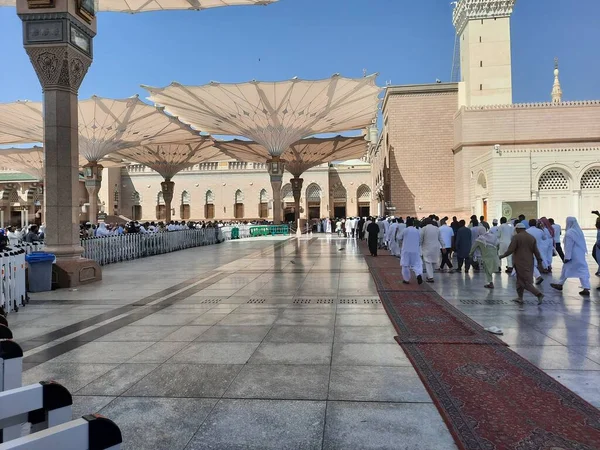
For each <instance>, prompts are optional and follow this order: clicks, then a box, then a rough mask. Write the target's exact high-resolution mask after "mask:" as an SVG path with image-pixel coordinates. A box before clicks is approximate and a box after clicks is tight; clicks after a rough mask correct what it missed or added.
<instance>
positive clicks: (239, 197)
mask: <svg viewBox="0 0 600 450" xmlns="http://www.w3.org/2000/svg"><path fill="white" fill-rule="evenodd" d="M235 203H244V193H243V192H242V191H241V190H240V189H238V190H237V191H235Z"/></svg>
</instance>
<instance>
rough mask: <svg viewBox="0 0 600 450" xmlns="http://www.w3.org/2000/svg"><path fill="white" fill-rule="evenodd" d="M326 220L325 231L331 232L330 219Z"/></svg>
mask: <svg viewBox="0 0 600 450" xmlns="http://www.w3.org/2000/svg"><path fill="white" fill-rule="evenodd" d="M326 222H327V223H326V227H325V232H326V233H329V234H331V219H329V218H327V219H326Z"/></svg>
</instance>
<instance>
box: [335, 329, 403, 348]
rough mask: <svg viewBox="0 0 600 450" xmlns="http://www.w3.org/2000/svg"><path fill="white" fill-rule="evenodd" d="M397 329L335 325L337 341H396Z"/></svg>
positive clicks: (389, 342)
mask: <svg viewBox="0 0 600 450" xmlns="http://www.w3.org/2000/svg"><path fill="white" fill-rule="evenodd" d="M396 335H397V333H396V330H394V328H393V327H392V326H389V327H387V328H386V327H354V326H353V327H335V336H334V341H335V342H364V343H378V342H381V343H387V344H391V343H395V342H396V341H394V336H396Z"/></svg>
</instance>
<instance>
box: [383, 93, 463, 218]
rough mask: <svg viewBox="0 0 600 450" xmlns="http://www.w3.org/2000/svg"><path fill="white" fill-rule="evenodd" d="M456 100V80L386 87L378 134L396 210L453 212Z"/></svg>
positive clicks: (400, 211)
mask: <svg viewBox="0 0 600 450" xmlns="http://www.w3.org/2000/svg"><path fill="white" fill-rule="evenodd" d="M457 104H458V86H457V84H455V83H449V84H434V85H420V86H394V87H391V88H388V89H387V91H386V98H385V100H384V110H383V114H384V120H385V121H386V122H387V125H384V128H383V133H384V135H385V136H384V142H385V145H386V146H387V150H386V151H387V152H388V154H389V168H390V172H389V185H390V199H389V201H390V202H391V203H392V204H393V207H395V208H396V209H395V212H394V213H395V215H400V216H407V215H412V216H414V215H419V216H423V215H428V214H432V213H435V214H452V213H453V212H455V174H454V155H453V153H452V145H453V142H454V132H453V131H454V130H453V126H454V123H453V116H454V114H455V113H456V109H457ZM374 170H375V171H378V170H381V168H380V167H374Z"/></svg>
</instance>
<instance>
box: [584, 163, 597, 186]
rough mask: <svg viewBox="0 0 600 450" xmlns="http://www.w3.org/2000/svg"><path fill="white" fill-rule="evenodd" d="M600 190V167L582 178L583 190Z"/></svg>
mask: <svg viewBox="0 0 600 450" xmlns="http://www.w3.org/2000/svg"><path fill="white" fill-rule="evenodd" d="M591 189H600V167H592V168H591V169H588V170H586V171H585V173H584V174H583V176H582V177H581V190H591Z"/></svg>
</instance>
